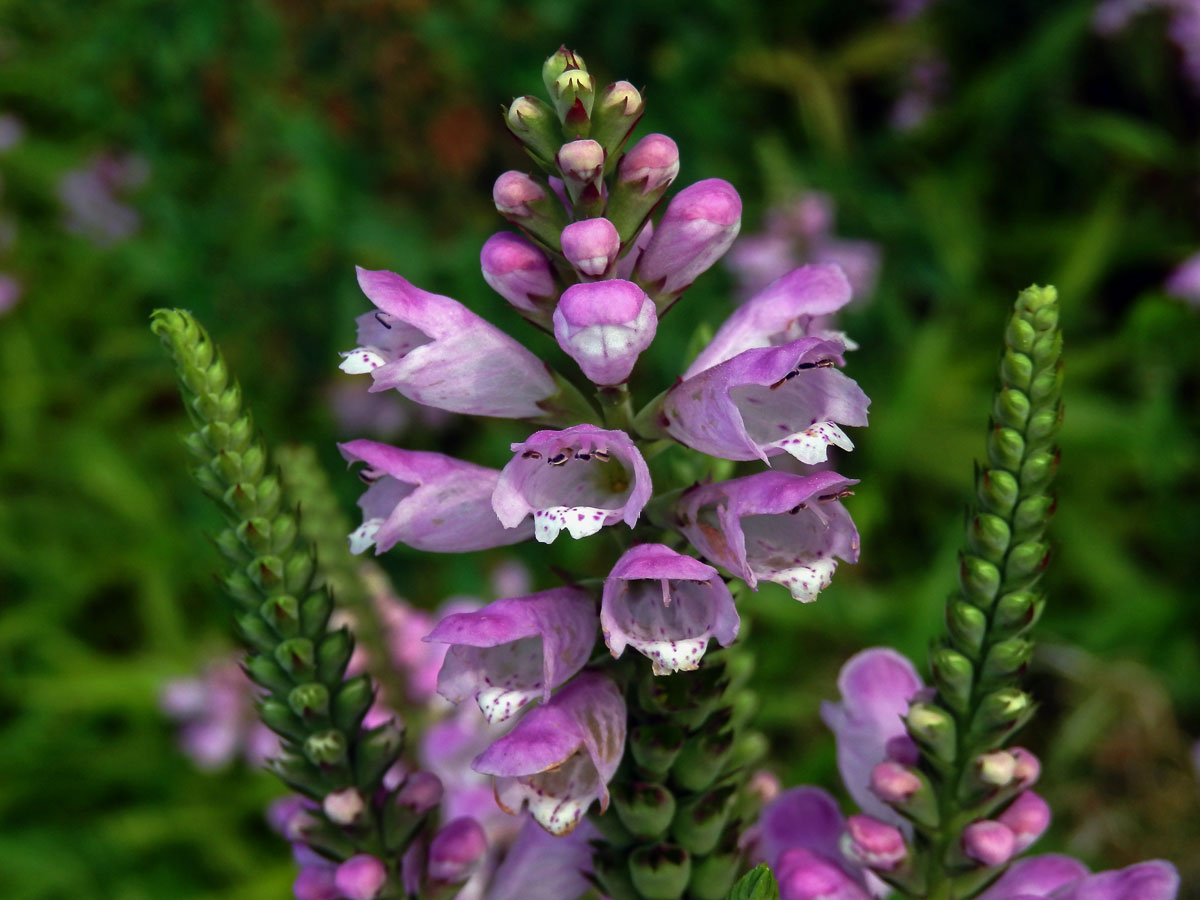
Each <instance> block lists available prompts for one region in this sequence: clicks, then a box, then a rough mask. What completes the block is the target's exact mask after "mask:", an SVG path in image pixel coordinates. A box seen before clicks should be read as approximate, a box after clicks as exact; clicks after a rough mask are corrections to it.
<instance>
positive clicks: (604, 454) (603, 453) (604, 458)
mask: <svg viewBox="0 0 1200 900" xmlns="http://www.w3.org/2000/svg"><path fill="white" fill-rule="evenodd" d="M592 456H594V457H596V459H598V460H600V462H608V461H609V460H610V459H612V456H610V455H609V452H608V451H607V450H593V451H592Z"/></svg>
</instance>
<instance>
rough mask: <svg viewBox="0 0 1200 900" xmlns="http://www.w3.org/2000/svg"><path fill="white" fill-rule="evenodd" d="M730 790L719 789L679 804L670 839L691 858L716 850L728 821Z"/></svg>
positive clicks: (731, 794)
mask: <svg viewBox="0 0 1200 900" xmlns="http://www.w3.org/2000/svg"><path fill="white" fill-rule="evenodd" d="M732 796H733V788H719V789H718V790H715V791H710V792H708V793H707V794H702V795H700V796H698V797H692V798H691V799H689V800H688V801H687V802H685V803H681V804H680V806H679V810H678V811H677V812H676V813H675V820H674V821H673V822H672V823H671V837H673V838H674V839H675V842H676V843H677V844H679V846H681V847H683V849H684V850H686V851H688V853H690V854H691V855H692V858H693V859H694V858H696V857H699V856H705V855H707V854H709V853H711V852H712V851H713V850H714V849H716V846H717V842H718V841H719V840H720V839H721V833H722V832H723V831H724V830H725V822H726V820H727V819H728V818H729V808H730V800H731V799H732Z"/></svg>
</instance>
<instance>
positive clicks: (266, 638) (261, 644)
mask: <svg viewBox="0 0 1200 900" xmlns="http://www.w3.org/2000/svg"><path fill="white" fill-rule="evenodd" d="M233 621H234V624H235V625H236V626H237V632H238V635H239V636H240V637H241V639H242V642H243V643H245V644H246V645H248V646H249V647H251V648H253V649H254V650H257V651H258V652H259V653H273V652H274V651H275V645H276V644H277V643H278V642H279V638H278V637H277V636H276V634H275V632H274V631H272V630H271V627H270V626H269V625H267V623H266V622H264V621H263V620H262V619H261V618H259V616H258V614H257V613H250V612H239V613H234V614H233Z"/></svg>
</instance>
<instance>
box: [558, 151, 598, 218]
mask: <svg viewBox="0 0 1200 900" xmlns="http://www.w3.org/2000/svg"><path fill="white" fill-rule="evenodd" d="M556 162H557V163H558V168H559V171H560V172H562V177H563V183H564V184H565V185H566V188H567V195H568V196H569V197H570V198H571V202H572V203H573V204H575V205H576V206H581V207H583V208H585V209H591V208H593V207H596V206H597V205H598V204H600V203H601V202H602V199H603V194H602V191H603V188H604V181H603V177H604V148H603V147H601V146H600V145H599V144H598V143H596V142H595V141H590V140H580V141H571V142H570V143H567V144H563V145H562V147H561V148H559V151H558V156H557V157H556ZM598 212H599V210H597V214H598Z"/></svg>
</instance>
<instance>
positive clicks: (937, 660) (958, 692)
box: [930, 647, 975, 713]
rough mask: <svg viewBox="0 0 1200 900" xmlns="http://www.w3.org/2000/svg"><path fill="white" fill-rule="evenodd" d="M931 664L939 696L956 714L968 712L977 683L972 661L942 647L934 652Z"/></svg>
mask: <svg viewBox="0 0 1200 900" xmlns="http://www.w3.org/2000/svg"><path fill="white" fill-rule="evenodd" d="M930 662H931V664H932V667H933V683H934V684H935V685H936V686H937V689H938V696H939V697H940V698H941V699H943V700H945V702H946V705H947V706H949V707H950V709H952V710H954V712H956V713H964V712H966V711H967V709H968V708H969V707H970V704H971V689H972V687H973V686H974V683H975V667H974V665H972V663H971V660H970V659H968V658H967V657H966V656H963V654H961V653H959V652H958V651H957V650H952V649H951V648H949V647H941V648H939V649H937V650H935V651H934V652H933V655H932V657H931V658H930Z"/></svg>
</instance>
